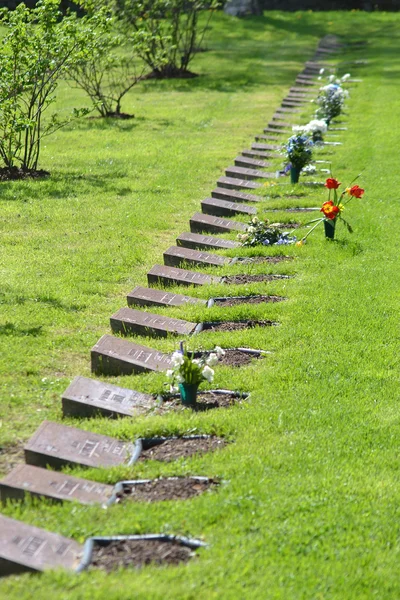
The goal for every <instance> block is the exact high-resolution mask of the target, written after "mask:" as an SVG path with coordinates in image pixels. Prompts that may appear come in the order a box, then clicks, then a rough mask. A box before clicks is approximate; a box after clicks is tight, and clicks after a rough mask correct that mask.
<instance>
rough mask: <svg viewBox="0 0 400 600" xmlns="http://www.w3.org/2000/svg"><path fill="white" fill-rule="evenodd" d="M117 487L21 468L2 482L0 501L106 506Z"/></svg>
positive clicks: (37, 469)
mask: <svg viewBox="0 0 400 600" xmlns="http://www.w3.org/2000/svg"><path fill="white" fill-rule="evenodd" d="M113 489H114V486H112V485H106V484H104V483H98V482H96V481H89V480H87V479H80V478H78V477H72V476H71V475H66V474H65V473H58V472H57V471H50V470H48V469H41V468H40V467H33V466H32V465H18V466H16V467H14V469H13V470H12V471H11V473H8V475H7V476H6V477H4V479H2V480H1V481H0V498H1V501H2V502H5V501H6V500H20V501H21V500H24V498H25V495H26V494H27V493H29V494H30V495H32V496H35V497H39V498H46V499H48V500H53V501H55V502H64V501H68V500H69V501H71V500H74V501H76V502H80V503H81V504H105V503H106V502H107V501H108V500H109V499H110V497H111V495H112V492H113Z"/></svg>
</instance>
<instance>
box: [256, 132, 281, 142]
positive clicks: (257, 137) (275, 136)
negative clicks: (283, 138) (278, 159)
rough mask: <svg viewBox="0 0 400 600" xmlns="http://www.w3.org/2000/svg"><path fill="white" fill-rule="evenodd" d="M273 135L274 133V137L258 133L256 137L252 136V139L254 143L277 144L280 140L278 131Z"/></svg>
mask: <svg viewBox="0 0 400 600" xmlns="http://www.w3.org/2000/svg"><path fill="white" fill-rule="evenodd" d="M275 133H276V135H266V134H263V133H259V134H257V135H255V136H254V139H255V140H256V141H260V140H261V141H262V140H271V141H272V142H273V141H275V142H279V140H280V137H279V135H281V134H279V132H278V131H276V132H275Z"/></svg>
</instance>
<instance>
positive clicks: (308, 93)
mask: <svg viewBox="0 0 400 600" xmlns="http://www.w3.org/2000/svg"><path fill="white" fill-rule="evenodd" d="M289 92H290V93H291V94H292V93H293V94H301V95H302V96H309V97H312V96H315V90H310V89H307V88H303V87H296V86H294V87H291V88H290V90H289Z"/></svg>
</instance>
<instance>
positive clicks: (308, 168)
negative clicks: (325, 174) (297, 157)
mask: <svg viewBox="0 0 400 600" xmlns="http://www.w3.org/2000/svg"><path fill="white" fill-rule="evenodd" d="M301 172H302V173H304V174H305V175H315V173H316V172H317V169H316V167H315V166H314V165H306V166H305V167H304V168H303V169H302V170H301Z"/></svg>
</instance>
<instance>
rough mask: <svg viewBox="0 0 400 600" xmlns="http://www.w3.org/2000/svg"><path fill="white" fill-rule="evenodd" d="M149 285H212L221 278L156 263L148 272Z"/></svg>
mask: <svg viewBox="0 0 400 600" xmlns="http://www.w3.org/2000/svg"><path fill="white" fill-rule="evenodd" d="M147 280H148V283H149V285H162V286H167V285H187V286H189V285H210V284H212V283H220V281H221V278H220V277H216V276H214V275H206V274H204V273H197V272H196V271H187V270H186V269H179V268H178V267H168V266H166V265H155V266H154V267H153V268H152V269H151V270H150V271H149V272H148V273H147Z"/></svg>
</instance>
